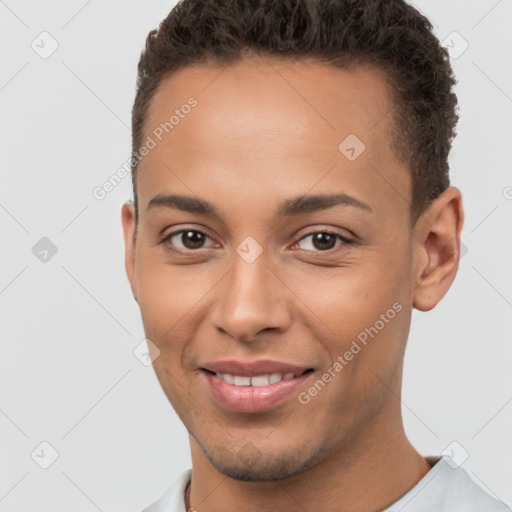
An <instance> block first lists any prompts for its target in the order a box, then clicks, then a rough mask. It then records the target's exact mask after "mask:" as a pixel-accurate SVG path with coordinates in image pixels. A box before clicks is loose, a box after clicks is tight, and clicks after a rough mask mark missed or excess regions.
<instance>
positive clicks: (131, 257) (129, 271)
mask: <svg viewBox="0 0 512 512" xmlns="http://www.w3.org/2000/svg"><path fill="white" fill-rule="evenodd" d="M121 222H122V226H123V237H124V264H125V270H126V276H127V277H128V281H129V283H130V288H131V290H132V294H133V298H134V299H135V301H136V302H137V292H136V286H135V227H136V226H135V210H134V206H133V204H132V203H131V202H127V203H124V204H123V206H122V209H121Z"/></svg>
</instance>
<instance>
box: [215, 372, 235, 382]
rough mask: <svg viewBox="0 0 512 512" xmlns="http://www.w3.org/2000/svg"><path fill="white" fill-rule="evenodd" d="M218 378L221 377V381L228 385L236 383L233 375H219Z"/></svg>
mask: <svg viewBox="0 0 512 512" xmlns="http://www.w3.org/2000/svg"><path fill="white" fill-rule="evenodd" d="M217 377H220V378H221V379H223V380H225V381H226V382H227V383H228V384H234V383H235V377H233V375H230V374H229V373H218V374H217Z"/></svg>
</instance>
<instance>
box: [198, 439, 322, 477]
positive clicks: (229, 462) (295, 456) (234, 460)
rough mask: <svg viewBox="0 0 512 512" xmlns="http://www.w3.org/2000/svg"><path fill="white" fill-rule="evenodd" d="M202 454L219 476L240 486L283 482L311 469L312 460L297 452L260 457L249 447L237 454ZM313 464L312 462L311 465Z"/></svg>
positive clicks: (253, 447)
mask: <svg viewBox="0 0 512 512" xmlns="http://www.w3.org/2000/svg"><path fill="white" fill-rule="evenodd" d="M203 452H204V454H205V455H206V457H207V458H208V460H209V461H210V463H211V464H212V466H213V467H214V468H215V469H216V470H217V471H219V473H222V474H223V475H225V476H227V477H229V478H232V479H233V480H240V481H244V482H273V481H276V480H284V479H286V478H290V477H292V476H295V475H297V474H299V473H302V472H304V471H306V470H307V469H308V468H309V467H311V466H313V465H314V462H312V459H313V458H314V457H307V456H306V455H305V454H304V453H300V450H298V451H297V452H295V453H286V454H279V455H276V454H275V452H274V453H272V454H262V453H261V452H260V451H259V450H258V448H256V446H254V445H253V444H252V443H250V442H249V443H247V444H246V445H244V446H243V447H242V448H241V449H240V450H238V452H235V451H231V452H229V453H226V452H225V451H223V452H222V453H213V454H212V453H210V452H208V451H206V450H205V449H204V448H203ZM315 462H316V461H315Z"/></svg>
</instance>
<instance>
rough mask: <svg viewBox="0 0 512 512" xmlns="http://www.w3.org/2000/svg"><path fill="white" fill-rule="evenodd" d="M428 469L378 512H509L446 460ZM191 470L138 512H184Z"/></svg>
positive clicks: (437, 458) (438, 459) (436, 460)
mask: <svg viewBox="0 0 512 512" xmlns="http://www.w3.org/2000/svg"><path fill="white" fill-rule="evenodd" d="M425 458H426V459H427V462H428V463H429V464H430V465H431V466H432V469H431V470H430V471H429V472H428V473H427V474H426V475H425V476H424V477H423V478H422V479H421V480H420V481H419V482H418V483H417V484H416V485H415V486H414V487H413V488H412V489H410V490H409V491H408V492H407V493H405V494H404V495H403V496H402V497H401V498H400V499H399V500H398V501H395V503H393V504H392V505H391V506H390V507H388V508H386V509H385V510H383V511H382V512H399V511H400V512H434V511H435V512H512V509H510V508H509V507H507V506H506V505H505V504H504V503H503V502H501V501H498V500H497V499H495V498H493V497H491V496H490V495H489V494H487V492H485V491H484V490H483V489H482V488H481V487H480V486H479V485H478V484H476V483H475V482H474V481H473V480H472V479H471V477H470V476H469V474H468V473H467V472H466V471H465V470H464V469H463V468H462V467H460V466H456V465H455V464H453V463H451V461H450V459H449V456H447V455H444V456H428V457H425ZM191 475H192V470H191V469H187V470H186V471H184V472H182V473H181V474H180V476H179V477H178V478H177V479H176V480H175V481H174V482H173V484H172V485H171V486H170V487H169V488H168V489H167V491H166V492H165V493H164V495H163V496H162V497H161V498H160V499H159V500H157V501H155V502H154V503H152V504H151V505H150V506H149V507H147V508H146V509H144V510H143V511H142V512H187V511H186V508H185V507H186V504H185V489H186V487H187V485H188V483H189V481H190V478H191Z"/></svg>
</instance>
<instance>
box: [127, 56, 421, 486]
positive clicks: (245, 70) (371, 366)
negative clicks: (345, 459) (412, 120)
mask: <svg viewBox="0 0 512 512" xmlns="http://www.w3.org/2000/svg"><path fill="white" fill-rule="evenodd" d="M389 96H390V95H389V93H388V89H387V86H386V81H385V76H384V75H383V74H382V73H381V72H379V71H378V70H376V69H374V68H370V67H362V66H361V67H357V68H355V69H352V70H346V69H337V68H333V67H327V66H325V65H322V64H320V63H315V62H306V61H301V62H291V61H287V62H284V61H277V60H271V59H262V58H261V59H252V60H250V61H243V62H240V63H238V64H236V65H231V66H229V67H227V68H225V69H223V70H222V68H220V67H217V66H215V65H213V64H212V65H201V66H200V67H188V68H185V69H183V70H181V71H179V72H177V73H174V74H173V75H172V76H170V77H168V78H166V79H165V81H163V82H162V83H161V85H160V87H159V89H158V90H157V93H156V94H155V96H154V97H153V99H152V101H151V105H150V109H149V112H148V117H147V121H146V124H145V134H144V139H146V137H148V136H150V137H151V138H152V139H153V140H154V142H156V144H155V146H154V147H153V148H152V149H151V150H150V151H149V153H148V154H147V156H145V157H144V159H143V160H142V161H141V163H140V165H139V169H138V177H137V187H138V205H139V223H138V226H137V230H136V238H135V240H134V236H133V235H134V232H135V223H134V218H133V209H132V208H131V207H130V206H129V205H124V207H123V227H124V233H125V242H126V267H127V273H128V277H129V280H130V284H131V287H132V291H133V294H134V296H135V298H136V300H137V302H138V305H139V307H140V310H141V314H142V321H143V324H144V329H145V333H146V336H147V338H148V339H149V340H150V341H151V344H150V348H152V352H153V355H154V356H156V355H158V357H156V359H155V360H154V362H153V365H154V369H155V372H156V374H157V376H158V379H159V382H160V384H161V386H162V389H163V391H164V392H165V394H166V395H167V397H168V399H169V401H170V402H171V404H172V406H173V407H174V408H175V410H176V412H177V413H178V415H179V416H180V418H181V420H182V421H183V423H184V424H185V426H186V428H187V430H188V431H189V433H190V436H191V442H192V448H193V453H194V450H195V451H196V452H197V453H201V456H202V457H206V459H207V460H208V461H209V463H210V464H211V465H212V466H213V467H215V468H216V469H217V470H218V471H220V472H222V473H223V474H225V475H228V476H230V477H232V478H236V479H242V480H255V481H256V480H273V479H278V478H285V477H287V476H291V475H294V474H298V473H300V472H303V471H305V470H306V469H308V468H310V467H312V466H313V465H315V464H317V463H319V462H321V461H328V460H329V458H332V457H335V456H339V454H340V453H345V454H346V453H348V451H349V450H350V449H351V447H354V446H356V445H358V444H359V445H360V446H361V445H362V444H364V443H366V444H367V445H368V446H369V447H370V448H371V446H377V445H378V444H379V443H382V442H383V438H384V437H385V436H387V435H388V434H389V432H390V431H391V430H390V429H391V428H392V425H393V424H394V423H395V422H396V421H398V418H399V415H400V411H399V406H400V401H399V400H397V398H396V394H399V393H400V383H401V368H402V360H403V352H404V347H405V343H406V340H407V335H408V332H409V323H410V316H411V309H412V307H413V301H414V293H413V290H414V285H415V277H416V276H417V272H418V265H417V252H416V251H415V250H414V244H413V236H414V232H413V230H411V227H410V218H409V198H410V197H411V182H410V178H409V173H408V170H407V168H406V167H405V165H404V164H403V163H401V162H400V161H399V160H398V159H397V157H396V156H395V155H394V154H393V151H392V150H391V149H390V143H391V135H390V133H391V130H392V128H393V125H392V103H391V102H390V98H389ZM191 97H193V98H194V99H195V101H196V104H195V106H193V107H192V108H184V107H183V106H184V105H186V104H187V100H189V98H191ZM189 104H191V102H189ZM176 109H177V110H178V113H177V114H176V115H177V116H178V117H179V121H178V122H175V121H176V119H174V122H173V126H172V129H169V127H168V126H167V131H168V133H165V130H163V133H162V123H165V122H166V121H169V117H170V116H171V115H172V114H173V113H174V112H175V111H176ZM158 127H160V130H158ZM155 130H156V132H155ZM155 133H157V134H159V136H155ZM159 139H161V140H159ZM363 144H364V146H363ZM168 196H180V197H168ZM317 196H318V197H317ZM299 198H302V200H299ZM152 344H154V345H152ZM225 374H227V376H226V375H225ZM287 374H288V375H287ZM290 374H293V376H292V377H291V376H290ZM265 375H266V377H265ZM253 377H254V379H252V378H253ZM280 379H281V380H280ZM279 380H280V381H279ZM249 383H251V385H250V386H249V385H247V384H249ZM390 390H394V391H395V393H390ZM384 442H385V441H384ZM206 459H205V460H206Z"/></svg>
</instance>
